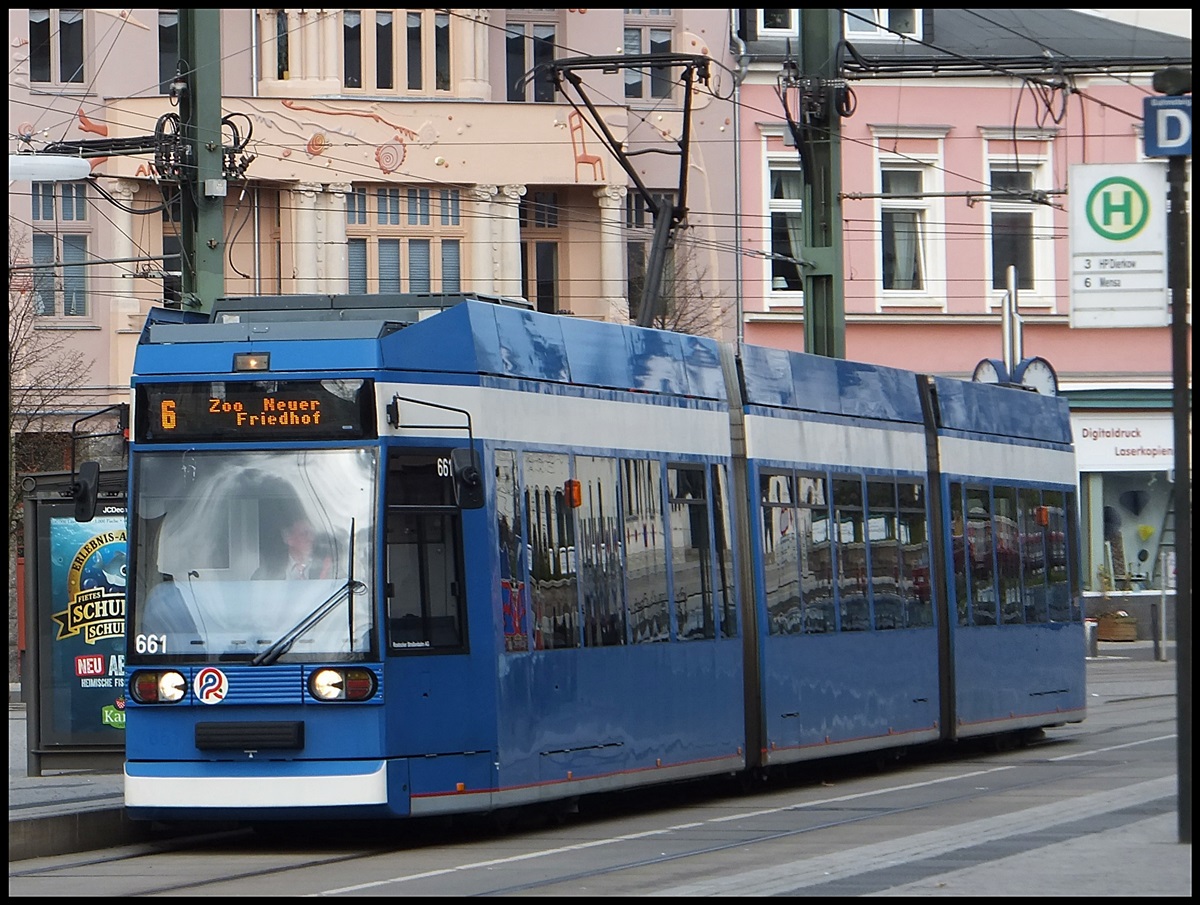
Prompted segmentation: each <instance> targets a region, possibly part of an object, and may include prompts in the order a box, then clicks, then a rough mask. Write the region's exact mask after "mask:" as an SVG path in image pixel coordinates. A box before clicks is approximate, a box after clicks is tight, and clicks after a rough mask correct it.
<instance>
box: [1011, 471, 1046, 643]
mask: <svg viewBox="0 0 1200 905" xmlns="http://www.w3.org/2000/svg"><path fill="white" fill-rule="evenodd" d="M1018 500H1019V504H1020V530H1021V591H1022V595H1023V596H1022V601H1023V606H1024V610H1025V621H1026V622H1028V623H1030V624H1036V623H1041V622H1046V621H1047V620H1048V619H1049V611H1048V609H1047V600H1046V536H1045V532H1044V531H1043V530H1042V524H1041V523H1042V522H1043V521H1045V520H1046V518H1047V515H1048V510H1046V509H1045V508H1044V507H1043V506H1042V494H1041V491H1039V490H1037V489H1036V488H1032V487H1023V488H1021V491H1020V494H1019V495H1018Z"/></svg>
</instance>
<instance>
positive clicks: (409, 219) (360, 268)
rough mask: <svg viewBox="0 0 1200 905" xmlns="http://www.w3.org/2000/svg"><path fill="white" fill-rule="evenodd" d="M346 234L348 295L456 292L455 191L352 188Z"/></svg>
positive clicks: (458, 233)
mask: <svg viewBox="0 0 1200 905" xmlns="http://www.w3.org/2000/svg"><path fill="white" fill-rule="evenodd" d="M346 232H347V259H348V267H349V277H350V284H349V285H350V291H351V292H359V293H372V294H374V293H380V292H460V291H461V287H462V243H463V240H464V238H465V236H464V233H463V225H462V212H461V199H460V195H459V190H458V189H451V188H442V189H428V188H419V187H413V188H409V189H407V190H405V189H400V188H397V187H395V186H376V187H373V188H367V187H364V186H358V187H355V188H353V189H351V190H350V191H349V192H347V193H346Z"/></svg>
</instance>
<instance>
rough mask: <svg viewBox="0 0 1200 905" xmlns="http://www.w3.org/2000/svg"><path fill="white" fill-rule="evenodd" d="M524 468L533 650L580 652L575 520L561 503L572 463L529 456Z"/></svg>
mask: <svg viewBox="0 0 1200 905" xmlns="http://www.w3.org/2000/svg"><path fill="white" fill-rule="evenodd" d="M523 462H524V470H525V524H526V525H528V526H529V545H530V548H531V550H530V556H529V589H530V601H531V604H532V607H533V639H534V640H533V644H534V648H535V649H536V650H555V649H559V648H565V647H579V645H580V626H579V578H578V573H577V571H576V569H577V566H576V556H575V549H576V548H575V519H574V516H573V515H572V510H571V509H569V508H568V507H567V499H566V497H565V493H566V487H567V481H568V480H569V479H570V477H571V470H570V460H569V459H568V457H567V456H565V455H563V454H560V453H534V452H529V453H525V454H524V456H523Z"/></svg>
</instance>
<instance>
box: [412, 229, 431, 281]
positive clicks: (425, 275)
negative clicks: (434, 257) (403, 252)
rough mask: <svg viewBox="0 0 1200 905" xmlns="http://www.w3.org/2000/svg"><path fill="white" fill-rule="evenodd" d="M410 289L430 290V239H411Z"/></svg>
mask: <svg viewBox="0 0 1200 905" xmlns="http://www.w3.org/2000/svg"><path fill="white" fill-rule="evenodd" d="M408 291H409V292H429V291H430V288H429V240H428V239H411V240H409V243H408Z"/></svg>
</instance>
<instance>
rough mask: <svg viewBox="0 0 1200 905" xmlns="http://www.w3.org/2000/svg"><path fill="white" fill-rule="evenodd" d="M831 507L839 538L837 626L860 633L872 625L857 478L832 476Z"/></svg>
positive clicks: (861, 495)
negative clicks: (838, 620) (838, 622)
mask: <svg viewBox="0 0 1200 905" xmlns="http://www.w3.org/2000/svg"><path fill="white" fill-rule="evenodd" d="M833 509H834V519H835V523H836V525H837V541H838V552H837V555H838V559H837V562H838V611H839V613H840V615H841V626H840V629H841V631H843V632H863V631H866V630H867V629H869V628H870V627H871V605H870V600H869V598H868V596H867V594H868V590H867V538H866V526H865V524H864V523H863V490H862V481H861V480H860V479H859V478H834V479H833Z"/></svg>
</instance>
